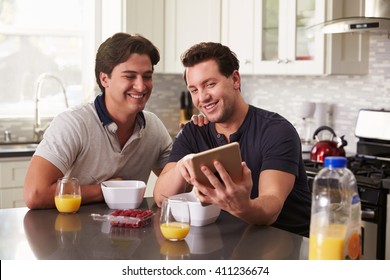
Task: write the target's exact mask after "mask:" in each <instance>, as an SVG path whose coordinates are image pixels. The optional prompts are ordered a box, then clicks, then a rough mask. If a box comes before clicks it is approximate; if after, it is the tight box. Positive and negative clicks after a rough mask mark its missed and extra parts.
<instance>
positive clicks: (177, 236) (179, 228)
mask: <svg viewBox="0 0 390 280" xmlns="http://www.w3.org/2000/svg"><path fill="white" fill-rule="evenodd" d="M160 229H161V233H162V235H163V236H164V237H165V238H166V239H168V240H170V241H179V240H183V239H184V238H185V237H186V236H187V234H188V232H189V231H190V211H189V208H188V203H187V201H186V200H185V199H167V200H164V201H163V203H162V207H161V217H160Z"/></svg>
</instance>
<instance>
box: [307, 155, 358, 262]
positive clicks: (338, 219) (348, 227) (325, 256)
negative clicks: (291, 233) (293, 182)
mask: <svg viewBox="0 0 390 280" xmlns="http://www.w3.org/2000/svg"><path fill="white" fill-rule="evenodd" d="M361 244H362V243H361V204H360V198H359V194H358V191H357V185H356V178H355V176H354V175H353V173H352V172H351V171H350V170H349V169H348V168H347V159H346V158H345V157H326V158H325V161H324V168H323V169H321V170H320V172H319V173H318V174H317V176H316V177H315V178H314V182H313V193H312V209H311V221H310V238H309V259H313V260H341V259H353V260H355V259H361V252H362V245H361Z"/></svg>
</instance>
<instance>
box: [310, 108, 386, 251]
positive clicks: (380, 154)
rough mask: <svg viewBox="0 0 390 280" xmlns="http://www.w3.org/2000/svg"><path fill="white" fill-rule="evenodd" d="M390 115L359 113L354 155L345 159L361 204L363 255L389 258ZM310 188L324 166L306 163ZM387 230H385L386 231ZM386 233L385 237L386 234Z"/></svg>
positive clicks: (379, 112) (312, 162)
mask: <svg viewBox="0 0 390 280" xmlns="http://www.w3.org/2000/svg"><path fill="white" fill-rule="evenodd" d="M389 123H390V112H388V111H376V110H360V111H359V115H358V120H357V123H356V129H355V135H356V136H357V137H358V138H359V141H358V143H357V152H356V155H354V156H349V157H347V159H348V168H349V169H350V170H351V171H352V172H353V174H354V175H355V177H356V181H357V186H358V192H359V195H360V199H361V203H362V224H363V229H362V233H363V234H362V235H363V256H364V258H365V259H385V258H386V259H390V249H387V252H386V244H387V246H389V247H390V223H389V221H387V220H389V218H390V213H387V212H389V211H390V210H389V209H390V205H389V206H387V201H388V200H390V195H389V189H390V129H389V127H388V124H389ZM304 162H305V168H306V174H307V177H308V182H309V187H310V188H312V184H313V180H314V177H315V175H316V174H317V173H318V172H319V171H320V170H321V169H322V168H323V163H320V162H314V161H311V160H305V161H304ZM386 227H387V228H388V229H386ZM386 232H387V234H386Z"/></svg>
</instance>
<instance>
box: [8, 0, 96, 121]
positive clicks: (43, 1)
mask: <svg viewBox="0 0 390 280" xmlns="http://www.w3.org/2000/svg"><path fill="white" fill-rule="evenodd" d="M95 3H96V2H95V1H91V0H34V1H31V0H0V77H1V81H2V82H1V83H0V117H13V116H33V115H34V112H35V95H36V92H37V81H38V78H39V77H42V76H41V75H42V74H44V73H47V74H50V76H49V78H47V79H44V80H42V83H41V98H40V104H41V105H40V107H41V114H42V115H43V116H54V115H56V114H58V113H59V112H61V111H62V110H64V109H65V108H66V107H65V102H64V96H63V90H62V87H61V84H63V86H64V88H65V92H66V96H67V99H68V103H69V106H73V105H76V104H80V103H83V102H85V101H89V100H90V99H91V98H92V97H93V96H94V95H95V94H94V90H95V88H96V85H95V84H96V83H95V79H94V59H95V53H96V50H95V41H96V39H95V34H96V30H95V26H96V24H95V22H96V20H95V19H96V17H95V14H96V12H95V11H96V10H99V9H96V7H95V5H96V4H95ZM50 77H57V78H58V79H59V80H60V81H61V83H60V82H58V79H55V78H50Z"/></svg>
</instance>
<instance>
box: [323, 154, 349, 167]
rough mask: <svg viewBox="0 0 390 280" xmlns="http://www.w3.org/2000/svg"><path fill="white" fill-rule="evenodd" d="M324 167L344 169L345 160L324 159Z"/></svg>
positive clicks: (338, 158) (341, 158) (340, 158)
mask: <svg viewBox="0 0 390 280" xmlns="http://www.w3.org/2000/svg"><path fill="white" fill-rule="evenodd" d="M324 167H328V168H344V167H347V159H346V158H345V157H326V158H325V160H324Z"/></svg>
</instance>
